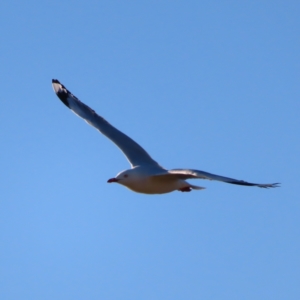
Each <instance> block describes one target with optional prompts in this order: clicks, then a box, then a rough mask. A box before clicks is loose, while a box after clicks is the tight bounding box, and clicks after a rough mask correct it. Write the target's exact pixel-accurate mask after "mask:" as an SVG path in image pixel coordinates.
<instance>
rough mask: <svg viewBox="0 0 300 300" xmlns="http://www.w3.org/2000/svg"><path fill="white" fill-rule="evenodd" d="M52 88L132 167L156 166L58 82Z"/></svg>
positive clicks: (121, 134)
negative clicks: (103, 136)
mask: <svg viewBox="0 0 300 300" xmlns="http://www.w3.org/2000/svg"><path fill="white" fill-rule="evenodd" d="M52 86H53V89H54V91H55V93H56V95H57V96H58V98H59V99H60V100H61V101H62V102H63V103H64V104H65V105H66V106H67V107H68V108H70V109H71V110H72V111H73V112H74V113H75V114H76V115H78V116H79V117H81V118H83V119H84V120H85V121H86V122H87V123H88V124H90V125H92V126H94V127H95V128H96V129H98V130H99V131H100V132H101V133H102V134H104V135H105V136H106V137H107V138H109V139H110V140H111V141H112V142H114V143H115V144H116V145H117V146H118V147H119V148H120V149H121V150H122V152H123V153H124V154H125V156H126V157H127V159H128V161H129V162H130V164H131V166H132V167H134V166H138V165H143V164H149V165H155V166H158V163H157V162H156V161H154V160H153V159H152V158H151V157H150V155H149V154H148V153H147V152H146V151H145V150H144V149H143V148H142V147H141V146H140V145H139V144H137V143H136V142H135V141H133V140H132V139H131V138H130V137H128V136H127V135H125V134H124V133H122V132H121V131H119V130H118V129H116V128H115V127H113V126H112V125H111V124H109V123H108V122H107V121H106V120H105V119H103V118H102V117H101V116H99V115H97V113H96V112H95V111H94V110H92V109H91V108H90V107H88V106H87V105H85V104H84V103H82V102H81V101H80V100H79V99H78V98H77V97H75V96H74V95H73V94H72V93H71V92H70V91H68V90H67V89H66V88H65V86H64V85H62V84H61V83H60V82H59V81H58V80H56V79H52Z"/></svg>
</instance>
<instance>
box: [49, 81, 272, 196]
mask: <svg viewBox="0 0 300 300" xmlns="http://www.w3.org/2000/svg"><path fill="white" fill-rule="evenodd" d="M52 85H53V89H54V91H55V93H56V94H57V96H58V97H59V99H60V100H61V101H62V102H63V103H64V104H65V105H66V106H67V107H68V108H70V109H71V110H72V111H73V112H74V113H75V114H77V115H78V116H79V117H81V118H83V119H84V120H85V121H86V122H87V123H89V124H90V125H92V126H94V127H95V128H96V129H98V130H99V131H100V132H101V133H102V134H104V135H105V136H106V137H107V138H109V139H110V140H111V141H112V142H114V143H115V144H116V145H117V146H118V147H119V148H120V149H121V151H122V152H123V153H124V155H125V156H126V157H127V159H128V161H129V163H130V164H131V169H128V170H125V171H122V172H120V173H119V174H118V175H117V176H116V177H114V178H111V179H109V180H108V182H109V183H111V182H117V183H119V184H122V185H124V186H126V187H127V188H129V189H131V190H132V191H134V192H138V193H144V194H164V193H170V192H172V191H176V190H178V191H182V192H190V191H191V190H192V189H195V190H201V189H204V188H203V187H199V186H195V185H192V184H190V183H189V182H187V181H186V179H197V178H198V179H209V180H218V181H223V182H227V183H231V184H237V185H245V186H258V187H261V188H270V187H276V186H277V185H278V184H277V183H273V184H257V183H249V182H246V181H243V180H236V179H233V178H228V177H224V176H219V175H214V174H211V173H207V172H204V171H199V170H190V169H175V170H166V169H164V168H163V167H162V166H160V165H159V164H158V163H157V162H156V161H155V160H153V158H152V157H151V156H150V155H149V154H148V153H147V152H146V151H145V150H144V149H143V148H142V147H141V146H140V145H139V144H137V143H136V142H135V141H133V140H132V139H131V138H130V137H128V136H127V135H125V134H124V133H122V132H121V131H119V130H118V129H116V128H115V127H113V126H112V125H111V124H109V123H108V122H107V121H106V120H105V119H104V118H102V117H101V116H99V115H98V114H97V113H96V112H95V111H94V110H92V109H91V108H90V107H88V106H87V105H85V104H84V103H82V102H81V101H80V100H79V99H78V98H77V97H75V96H74V95H73V94H72V93H71V92H69V91H68V90H67V89H66V88H65V87H64V86H63V85H62V84H61V83H60V82H59V81H58V80H56V79H53V80H52Z"/></svg>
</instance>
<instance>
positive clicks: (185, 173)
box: [168, 169, 279, 188]
mask: <svg viewBox="0 0 300 300" xmlns="http://www.w3.org/2000/svg"><path fill="white" fill-rule="evenodd" d="M168 173H169V174H170V175H171V176H176V177H177V178H179V179H196V178H199V179H209V180H218V181H223V182H226V183H231V184H238V185H246V186H258V187H260V188H273V187H278V185H279V183H267V184H260V183H251V182H247V181H244V180H237V179H233V178H229V177H224V176H219V175H215V174H211V173H207V172H204V171H199V170H190V169H174V170H170V171H168Z"/></svg>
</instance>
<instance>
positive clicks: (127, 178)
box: [107, 169, 138, 186]
mask: <svg viewBox="0 0 300 300" xmlns="http://www.w3.org/2000/svg"><path fill="white" fill-rule="evenodd" d="M137 179H138V176H137V174H136V172H135V171H134V169H129V170H125V171H122V172H120V173H119V174H118V175H117V176H116V177H114V178H110V179H108V180H107V182H108V183H112V182H117V183H120V184H122V185H125V186H128V185H130V184H131V183H132V182H134V181H136V180H137Z"/></svg>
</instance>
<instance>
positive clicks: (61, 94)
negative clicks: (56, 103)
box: [52, 79, 71, 108]
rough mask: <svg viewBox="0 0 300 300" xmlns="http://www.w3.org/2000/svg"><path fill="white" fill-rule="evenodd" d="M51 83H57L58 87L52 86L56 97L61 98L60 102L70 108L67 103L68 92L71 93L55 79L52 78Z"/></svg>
mask: <svg viewBox="0 0 300 300" xmlns="http://www.w3.org/2000/svg"><path fill="white" fill-rule="evenodd" d="M52 84H59V85H60V87H57V86H53V88H54V91H55V93H56V95H57V97H58V98H59V99H60V100H61V102H62V103H63V104H64V105H65V106H67V107H68V108H70V106H69V103H68V94H71V93H70V92H69V91H68V90H67V89H66V88H65V86H64V85H63V84H61V83H60V82H59V81H58V80H57V79H52Z"/></svg>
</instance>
